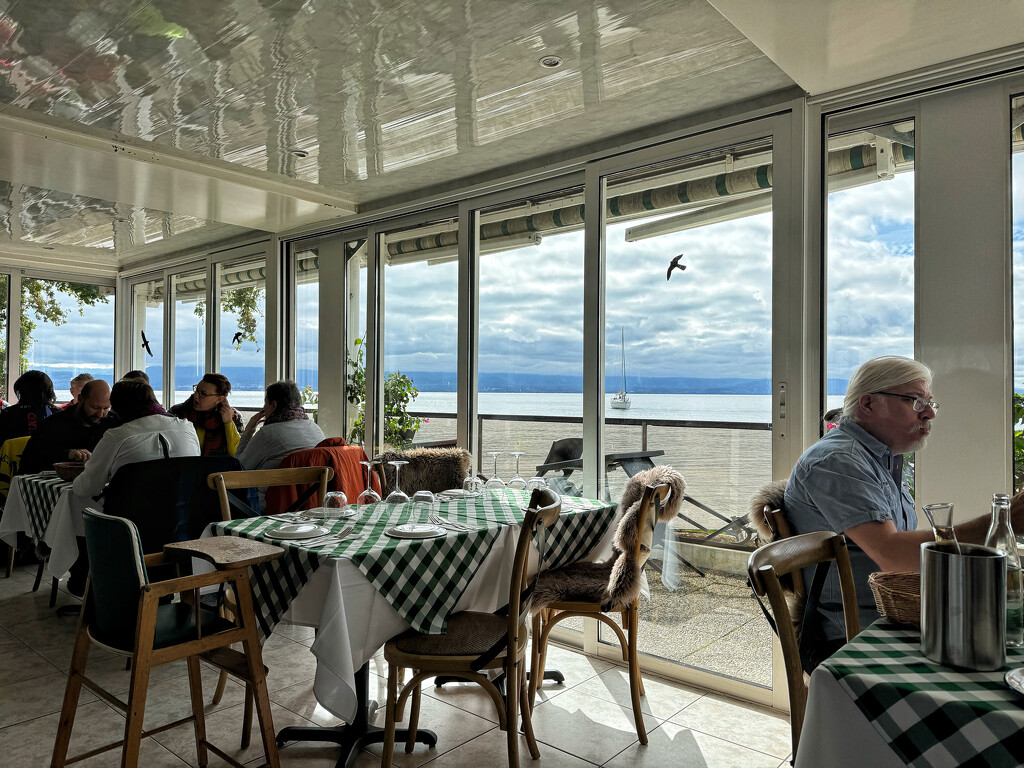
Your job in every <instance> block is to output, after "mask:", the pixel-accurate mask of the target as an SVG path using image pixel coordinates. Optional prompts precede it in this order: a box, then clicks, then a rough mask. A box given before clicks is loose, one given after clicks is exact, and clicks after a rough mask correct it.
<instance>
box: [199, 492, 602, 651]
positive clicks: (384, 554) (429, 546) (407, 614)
mask: <svg viewBox="0 0 1024 768" xmlns="http://www.w3.org/2000/svg"><path fill="white" fill-rule="evenodd" d="M528 498H529V497H528V495H527V494H526V493H525V492H524V491H512V490H505V491H503V492H501V493H500V494H493V493H489V492H485V493H484V494H482V495H481V496H479V497H477V498H474V499H462V500H458V501H452V502H447V503H441V504H440V508H439V509H438V510H437V511H438V513H439V514H440V515H441V516H442V517H445V518H447V519H448V520H450V521H452V522H461V523H466V524H469V525H471V526H473V530H470V531H449V532H448V533H447V535H445V536H443V537H438V538H433V539H395V538H391V537H390V536H387V535H385V530H386V529H388V528H390V527H392V526H395V525H400V524H402V523H408V522H426V521H425V519H424V518H425V513H424V512H421V511H418V510H416V509H415V508H414V506H413V505H412V504H403V505H394V504H383V503H381V504H371V505H367V506H365V507H354V509H355V510H356V511H357V514H356V516H355V517H354V518H350V519H341V520H332V521H328V522H326V523H324V524H323V525H324V527H326V528H328V529H330V530H331V531H332V532H337V531H341V530H342V529H344V528H345V527H347V526H348V525H352V526H353V531H352V535H351V536H349V537H348V538H346V539H343V540H342V541H340V542H329V543H327V544H317V542H316V541H315V540H314V541H313V542H312V543H306V542H302V541H278V540H271V539H268V538H266V537H265V536H263V535H262V534H263V533H264V532H265V531H267V530H268V529H272V528H274V527H276V526H278V525H280V524H281V521H280V520H275V519H272V518H268V517H256V518H250V519H247V520H233V521H231V522H225V523H217V524H215V525H213V526H211V532H212V533H213V534H214V535H221V536H222V535H230V536H243V537H246V538H252V539H260V540H263V541H272V543H274V544H280V545H281V546H283V547H284V548H285V556H284V557H282V558H280V559H279V560H275V561H274V562H272V563H267V564H265V565H262V566H258V567H256V568H253V569H252V585H253V592H254V594H255V598H256V604H257V610H258V611H259V613H260V615H259V616H258V617H257V618H258V621H259V624H260V632H261V634H262V635H263V636H264V637H266V636H267V635H269V634H270V633H271V632H272V631H273V628H274V626H276V624H277V623H278V622H279V621H280V620H281V617H282V616H283V615H284V613H285V612H286V611H287V610H288V606H289V605H291V602H292V600H294V599H295V596H296V595H297V594H298V593H299V591H300V590H301V589H302V587H303V586H305V584H306V583H307V582H308V581H309V579H310V578H311V577H312V575H313V573H314V572H315V571H316V569H317V568H319V567H320V565H322V563H323V562H324V561H325V560H326V559H327V558H331V557H344V558H348V559H350V560H351V561H352V562H353V563H354V564H355V565H356V566H357V567H358V568H359V570H360V571H361V572H362V573H363V574H364V575H365V576H366V578H367V579H368V580H369V581H370V583H372V584H373V586H374V587H375V588H376V589H377V591H378V592H379V593H380V594H381V595H382V596H383V597H384V598H385V599H387V600H388V602H389V603H390V604H391V605H392V606H394V608H395V610H396V611H398V613H399V614H400V615H401V616H402V618H404V619H405V620H406V621H408V622H409V624H410V625H411V626H412V627H413V628H414V629H416V630H417V631H420V632H433V633H437V632H443V631H444V629H445V625H446V622H447V618H448V615H449V614H450V613H451V611H452V609H453V608H454V607H455V605H456V604H457V603H458V602H459V600H460V598H461V597H462V595H463V593H464V592H465V590H466V587H467V586H468V585H469V583H470V581H472V579H473V576H474V574H475V573H476V571H477V569H478V568H479V566H480V564H481V563H483V561H484V559H485V558H486V557H487V555H488V554H489V553H490V551H491V548H492V547H493V546H494V542H495V541H497V539H498V535H499V533H500V531H501V528H502V527H503V526H505V525H519V524H521V523H522V521H523V518H524V514H523V510H522V507H523V506H524V505H525V504H526V502H527V501H528ZM437 507H438V505H435V509H437ZM613 518H614V505H613V504H609V503H607V502H602V501H593V500H589V499H579V498H568V497H567V498H564V499H563V500H562V512H561V514H560V515H559V518H558V521H557V522H556V523H555V524H554V525H553V526H552V527H551V528H550V529H548V530H547V531H545V536H544V540H543V542H542V546H543V548H544V554H545V564H546V566H547V567H558V566H560V565H564V564H566V563H569V562H574V561H576V560H579V559H581V558H583V557H585V556H586V555H587V554H588V553H589V552H590V551H591V550H593V548H594V547H595V546H596V545H597V544H598V542H600V540H601V539H602V538H603V537H604V535H605V533H607V532H608V529H609V526H610V525H611V524H612V520H613Z"/></svg>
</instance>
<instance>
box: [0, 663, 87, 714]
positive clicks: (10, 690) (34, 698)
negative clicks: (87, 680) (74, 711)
mask: <svg viewBox="0 0 1024 768" xmlns="http://www.w3.org/2000/svg"><path fill="white" fill-rule="evenodd" d="M67 682H68V676H67V675H66V674H64V673H63V672H58V671H56V670H54V672H53V674H49V675H43V676H42V677H33V678H32V679H30V680H22V681H21V682H17V683H5V684H4V685H0V728H4V727H6V726H8V725H14V724H15V723H23V722H25V721H26V720H32V719H34V718H37V717H42V716H44V715H50V714H53V713H54V712H60V708H61V705H62V704H63V702H64V690H65V689H66V688H67ZM95 700H96V697H95V696H93V695H92V694H91V693H89V691H88V689H86V688H83V689H82V694H81V696H80V697H79V702H80V703H82V704H86V703H88V702H90V701H95Z"/></svg>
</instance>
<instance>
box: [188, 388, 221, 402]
mask: <svg viewBox="0 0 1024 768" xmlns="http://www.w3.org/2000/svg"><path fill="white" fill-rule="evenodd" d="M192 391H193V392H194V393H195V397H196V399H197V400H202V399H203V398H204V397H216V395H215V394H213V393H212V392H203V390H201V389H200V388H199V385H198V384H193V385H192Z"/></svg>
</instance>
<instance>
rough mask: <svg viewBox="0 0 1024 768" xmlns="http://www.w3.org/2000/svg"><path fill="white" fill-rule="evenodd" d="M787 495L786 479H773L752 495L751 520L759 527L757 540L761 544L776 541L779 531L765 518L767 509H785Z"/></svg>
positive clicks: (755, 526)
mask: <svg viewBox="0 0 1024 768" xmlns="http://www.w3.org/2000/svg"><path fill="white" fill-rule="evenodd" d="M785 497H786V481H785V480H773V481H772V482H770V483H768V484H767V485H765V486H762V488H761V490H759V491H758V492H757V493H755V494H754V495H753V496H751V497H750V522H752V523H753V524H754V528H756V529H757V540H758V542H759V543H761V544H767V543H768V542H769V541H774V540H775V538H776V536H777V535H778V531H775V530H773V529H772V528H770V527H769V525H768V521H767V520H765V517H764V511H765V509H766V508H767V509H769V510H772V509H783V510H784V502H785Z"/></svg>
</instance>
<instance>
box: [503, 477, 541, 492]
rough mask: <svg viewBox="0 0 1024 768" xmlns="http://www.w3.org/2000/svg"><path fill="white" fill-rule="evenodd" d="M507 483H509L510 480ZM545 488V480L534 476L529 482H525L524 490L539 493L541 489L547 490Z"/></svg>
mask: <svg viewBox="0 0 1024 768" xmlns="http://www.w3.org/2000/svg"><path fill="white" fill-rule="evenodd" d="M509 482H511V480H510V481H509ZM547 487H548V481H547V480H545V479H544V478H543V477H541V476H540V475H534V476H533V477H531V478H530V479H529V480H527V481H526V490H528V491H530V492H533V491H539V490H540V489H541V488H547Z"/></svg>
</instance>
